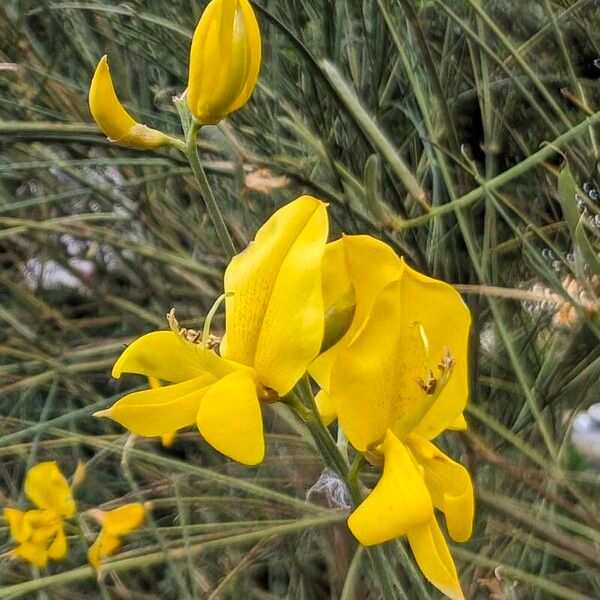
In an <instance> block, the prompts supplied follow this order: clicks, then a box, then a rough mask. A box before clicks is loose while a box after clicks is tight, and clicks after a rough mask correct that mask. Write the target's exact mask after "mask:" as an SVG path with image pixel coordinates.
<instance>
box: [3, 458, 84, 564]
mask: <svg viewBox="0 0 600 600" xmlns="http://www.w3.org/2000/svg"><path fill="white" fill-rule="evenodd" d="M25 495H26V496H27V497H28V498H29V499H30V500H31V502H33V504H34V505H35V506H36V507H37V508H35V509H31V510H27V511H22V510H18V509H16V508H5V509H4V518H5V519H6V521H7V523H8V526H9V529H10V534H11V536H12V538H13V539H14V540H15V541H16V542H17V543H18V546H17V547H16V548H14V549H13V550H11V551H10V556H14V557H16V558H20V559H22V560H25V561H27V562H29V563H31V564H32V565H34V566H36V567H39V568H41V567H45V566H46V564H47V563H48V560H55V561H60V560H63V559H64V557H65V555H66V554H67V538H66V537H65V532H64V527H63V519H64V518H65V517H71V516H73V515H74V514H75V501H74V500H73V494H72V491H71V488H70V487H69V484H68V483H67V481H66V479H65V478H64V476H63V474H62V473H61V472H60V469H59V468H58V465H57V464H56V463H55V462H54V461H48V462H42V463H39V464H37V465H35V466H34V467H32V468H31V469H30V470H29V471H28V472H27V475H26V477H25Z"/></svg>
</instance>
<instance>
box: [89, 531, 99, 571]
mask: <svg viewBox="0 0 600 600" xmlns="http://www.w3.org/2000/svg"><path fill="white" fill-rule="evenodd" d="M101 536H102V532H100V534H99V535H98V537H97V538H96V540H95V541H94V543H93V544H92V545H91V546H90V547H89V548H88V553H87V557H88V562H89V563H90V565H92V567H93V568H94V569H98V568H99V567H100V544H101V543H102V540H101V539H100V537H101Z"/></svg>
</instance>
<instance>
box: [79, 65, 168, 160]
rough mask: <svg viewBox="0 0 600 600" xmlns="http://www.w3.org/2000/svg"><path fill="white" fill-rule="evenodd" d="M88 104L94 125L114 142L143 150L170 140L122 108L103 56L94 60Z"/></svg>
mask: <svg viewBox="0 0 600 600" xmlns="http://www.w3.org/2000/svg"><path fill="white" fill-rule="evenodd" d="M89 105H90V112H91V113H92V117H94V121H96V123H97V124H98V127H100V129H102V131H103V132H104V133H105V134H106V136H107V137H108V138H109V139H110V140H111V141H112V142H115V143H116V144H119V145H121V146H129V147H131V148H140V149H146V150H147V149H152V148H159V147H160V146H165V145H167V144H169V143H171V141H172V140H171V138H169V136H167V135H165V134H164V133H162V132H160V131H157V130H156V129H151V128H150V127H147V126H146V125H142V124H141V123H138V122H137V121H136V120H135V119H134V118H133V117H132V116H131V115H130V114H129V113H128V112H127V111H126V110H125V108H124V107H123V105H122V104H121V102H120V101H119V99H118V98H117V94H116V92H115V88H114V86H113V82H112V78H111V76H110V69H109V68H108V59H107V57H106V55H104V56H103V57H102V58H101V59H100V61H99V62H98V66H97V67H96V71H95V73H94V77H93V78H92V83H91V84H90V92H89Z"/></svg>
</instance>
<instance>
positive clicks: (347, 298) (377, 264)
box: [97, 196, 474, 598]
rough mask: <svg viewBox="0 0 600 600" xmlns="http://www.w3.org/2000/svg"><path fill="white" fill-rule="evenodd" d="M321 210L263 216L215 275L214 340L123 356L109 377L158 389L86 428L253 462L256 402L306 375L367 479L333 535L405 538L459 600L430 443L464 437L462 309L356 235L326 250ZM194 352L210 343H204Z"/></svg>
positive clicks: (158, 345) (454, 505)
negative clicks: (371, 474)
mask: <svg viewBox="0 0 600 600" xmlns="http://www.w3.org/2000/svg"><path fill="white" fill-rule="evenodd" d="M327 236H328V218H327V207H326V204H324V203H323V202H321V201H319V200H317V199H316V198H313V197H310V196H302V197H300V198H298V199H296V200H295V201H293V202H291V203H289V204H288V205H286V206H284V207H283V208H281V209H279V210H278V211H277V212H276V213H275V214H274V215H273V216H272V217H271V218H270V219H269V220H268V221H267V222H266V223H265V224H264V225H263V226H262V227H261V228H260V229H259V231H258V232H257V234H256V237H255V239H254V241H253V242H252V243H251V244H250V245H249V246H248V248H247V249H246V250H245V251H244V252H242V253H240V254H238V255H237V256H235V257H234V258H233V259H232V260H231V262H230V263H229V265H228V267H227V269H226V271H225V276H224V292H225V294H224V295H225V334H224V336H223V338H222V341H221V343H220V345H219V348H218V351H217V348H215V346H214V338H212V339H210V340H209V336H208V335H206V331H205V332H204V333H205V335H202V336H200V334H196V335H195V336H193V338H191V337H190V336H189V335H187V333H188V332H185V331H184V332H180V331H176V330H171V331H154V332H152V333H148V334H146V335H144V336H142V337H140V338H138V339H137V340H135V341H134V342H133V343H132V344H130V345H129V346H128V347H127V349H126V350H125V351H124V352H123V353H122V355H121V356H120V358H119V359H118V360H117V362H116V364H115V366H114V368H113V376H114V377H117V378H119V377H121V375H122V374H123V373H135V374H140V375H144V376H146V377H149V378H152V379H151V380H152V381H154V380H156V379H157V380H159V381H163V382H166V383H167V385H164V386H159V385H156V384H153V385H152V386H151V388H150V389H148V390H143V391H138V392H134V393H131V394H128V395H126V396H125V397H124V398H121V399H120V400H118V401H117V402H116V403H115V404H114V405H113V406H111V407H110V408H108V409H107V410H104V411H101V412H100V413H97V416H105V417H110V418H112V419H113V420H115V421H117V422H119V423H120V424H121V425H123V426H125V427H126V428H127V429H129V430H130V431H132V432H133V433H135V434H137V435H141V436H164V435H165V434H170V433H171V432H173V431H177V430H179V429H182V428H184V427H188V426H191V425H195V426H196V427H197V428H198V430H199V432H200V433H201V435H202V436H203V437H204V439H205V440H206V441H207V442H208V443H209V444H211V445H212V446H213V447H214V448H216V449H217V450H219V451H220V452H221V453H223V454H224V455H226V456H228V457H230V458H232V459H234V460H236V461H239V462H241V463H243V464H246V465H256V464H258V463H260V462H261V461H262V460H263V458H264V455H265V436H264V432H263V421H262V414H261V404H264V403H271V402H274V401H278V400H282V401H284V402H285V401H286V400H287V399H288V398H289V397H290V395H292V394H294V388H295V386H296V385H297V384H298V382H299V381H300V380H301V379H302V378H304V376H305V375H306V373H307V372H308V373H309V374H310V376H311V377H312V379H313V380H314V382H315V383H316V384H317V385H318V386H319V388H320V391H319V393H318V395H317V398H316V401H317V404H318V407H319V410H320V413H321V418H322V420H323V422H324V423H325V424H329V423H331V422H332V421H333V420H335V419H336V418H337V419H338V420H339V426H340V427H341V428H342V429H343V431H344V433H345V434H346V436H347V437H348V439H349V441H350V443H351V444H352V446H353V447H354V448H355V450H356V451H357V452H358V453H363V454H364V455H365V456H366V458H367V459H368V460H370V461H371V462H373V463H375V464H383V472H382V475H381V478H380V480H379V482H378V483H377V485H376V486H375V488H374V489H373V490H372V491H371V492H370V494H369V495H368V496H367V498H366V499H365V500H364V501H363V502H362V503H361V504H360V505H359V506H358V508H356V510H355V511H354V512H353V513H352V515H351V516H350V518H349V520H348V525H349V527H350V529H351V531H352V532H353V534H354V535H355V536H356V538H357V539H358V540H359V541H360V542H361V543H362V544H364V545H373V544H379V543H383V542H385V541H387V540H390V539H392V538H395V537H397V536H401V535H407V536H408V540H409V542H410V545H411V547H412V549H413V552H414V554H415V557H416V559H417V561H418V563H419V565H420V567H421V569H422V570H423V573H424V574H425V575H426V577H428V578H429V579H430V580H431V581H432V582H433V583H434V585H436V586H437V587H438V588H439V589H440V590H442V591H443V592H444V593H445V594H447V595H448V596H449V597H451V598H461V597H462V592H461V590H460V585H459V583H458V577H457V574H456V569H455V567H454V563H453V561H452V558H451V556H450V553H449V552H448V548H447V546H446V542H445V541H444V537H443V535H442V533H441V530H440V527H439V525H438V522H437V519H436V517H435V514H434V509H437V510H439V511H441V512H442V513H443V514H444V516H445V521H446V525H447V529H448V532H449V534H450V536H451V537H452V538H453V539H454V540H456V541H465V540H467V539H468V538H469V537H470V535H471V529H472V522H473V511H474V498H473V487H472V483H471V479H470V477H469V474H468V472H467V471H466V469H465V468H464V467H463V466H461V465H460V464H458V463H456V462H454V461H453V460H451V459H450V458H449V457H447V456H446V455H444V454H443V453H442V452H441V451H440V450H439V449H438V448H437V447H436V446H434V445H433V444H432V443H431V441H430V440H431V439H433V438H435V437H437V436H438V435H439V434H440V433H442V432H443V431H445V430H447V429H464V428H465V427H466V422H465V420H464V417H463V410H464V408H465V406H466V403H467V396H468V364H467V345H468V336H469V329H470V321H471V319H470V313H469V311H468V309H467V307H466V306H465V304H464V303H463V301H462V299H461V298H460V296H459V294H458V293H457V292H456V290H454V288H452V287H451V286H449V285H447V284H445V283H443V282H441V281H438V280H435V279H431V278H429V277H426V276H424V275H422V274H420V273H418V272H416V271H414V270H413V269H411V268H410V267H409V266H408V265H407V264H406V263H405V262H404V261H403V260H402V259H401V258H399V257H398V256H397V255H396V254H395V253H394V251H393V250H392V249H391V248H390V247H389V246H387V245H386V244H384V243H383V242H380V241H378V240H376V239H374V238H372V237H370V236H366V235H356V236H344V237H342V238H341V239H339V240H337V241H334V242H331V243H327ZM209 341H210V343H209Z"/></svg>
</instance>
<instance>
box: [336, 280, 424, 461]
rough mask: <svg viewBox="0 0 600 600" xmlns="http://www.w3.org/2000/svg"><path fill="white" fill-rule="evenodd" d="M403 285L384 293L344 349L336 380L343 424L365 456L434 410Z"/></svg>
mask: <svg viewBox="0 0 600 600" xmlns="http://www.w3.org/2000/svg"><path fill="white" fill-rule="evenodd" d="M400 286H401V282H400V280H396V281H394V282H392V283H390V284H388V285H387V286H386V287H385V288H384V289H383V290H382V291H381V292H380V294H379V295H378V296H377V299H376V300H375V302H374V303H373V307H372V310H371V311H370V314H369V317H368V319H367V321H366V322H365V324H364V326H363V328H362V329H361V331H360V332H359V333H358V334H357V335H356V337H355V338H354V340H353V341H352V343H351V344H350V345H349V346H348V347H345V348H344V347H342V348H340V350H339V354H338V357H337V360H336V363H335V367H334V369H333V371H332V375H331V386H330V396H331V400H332V402H333V403H334V404H335V406H336V407H337V410H338V418H339V421H340V425H341V427H342V429H343V430H344V432H345V434H346V436H347V437H348V439H349V440H350V443H351V444H352V445H353V446H354V447H355V448H356V449H357V450H359V451H361V452H365V451H366V450H367V449H369V448H370V447H372V446H373V445H375V444H378V443H380V442H381V441H382V440H383V437H384V435H385V432H386V430H387V429H390V428H392V426H394V425H395V424H398V427H399V429H402V430H410V427H411V425H412V424H413V421H414V423H415V424H416V422H418V420H419V418H420V415H421V414H423V413H424V412H425V410H426V408H427V407H428V406H429V405H428V404H427V403H428V402H429V401H430V396H428V395H427V394H426V393H425V391H424V390H423V388H422V387H421V386H420V385H419V383H418V379H419V377H421V378H425V377H426V376H427V370H428V367H427V362H426V355H425V347H424V344H423V341H422V338H421V335H420V330H419V327H418V325H413V326H407V325H406V324H405V319H404V318H403V311H402V302H401V298H400ZM423 407H425V409H424V408H423Z"/></svg>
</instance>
